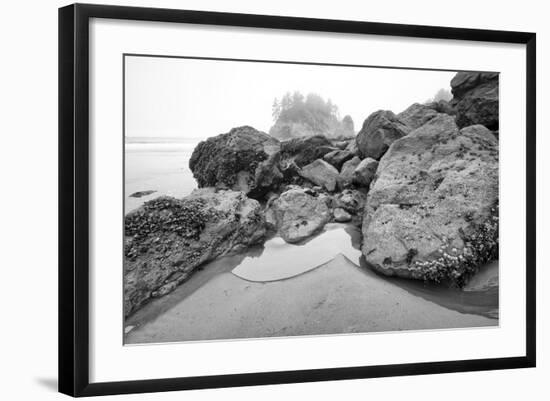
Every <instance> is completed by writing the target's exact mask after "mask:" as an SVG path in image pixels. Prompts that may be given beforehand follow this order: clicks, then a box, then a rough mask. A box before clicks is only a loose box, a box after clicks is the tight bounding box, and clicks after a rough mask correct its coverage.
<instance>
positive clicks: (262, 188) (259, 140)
mask: <svg viewBox="0 0 550 401" xmlns="http://www.w3.org/2000/svg"><path fill="white" fill-rule="evenodd" d="M279 148H280V144H279V141H278V140H276V139H274V138H272V137H271V136H269V135H267V134H266V133H264V132H261V131H258V130H256V129H254V128H252V127H249V126H243V127H238V128H233V129H232V130H231V131H229V132H228V133H226V134H221V135H218V136H215V137H212V138H208V139H207V140H206V141H202V142H200V143H199V144H198V145H197V147H196V148H195V150H194V151H193V154H192V155H191V158H190V160H189V168H190V169H191V171H192V172H193V176H194V177H195V179H196V180H197V183H198V186H199V188H203V187H216V188H221V189H232V190H236V191H242V192H244V193H246V194H248V195H249V196H251V197H255V198H259V197H262V196H263V195H264V194H266V193H267V192H269V191H270V190H271V189H273V187H276V186H277V185H278V184H279V182H280V181H281V180H282V173H281V171H279V169H278V157H279V156H278V154H277V152H278V150H279Z"/></svg>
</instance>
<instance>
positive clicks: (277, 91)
mask: <svg viewBox="0 0 550 401" xmlns="http://www.w3.org/2000/svg"><path fill="white" fill-rule="evenodd" d="M454 75H455V73H454V72H446V71H418V70H398V69H383V68H359V67H332V66H310V65H296V64H271V63H258V62H254V63H252V62H236V61H217V60H192V59H175V58H174V59H172V58H154V57H131V56H127V57H126V77H125V90H126V136H129V137H143V136H149V137H187V138H206V137H209V136H213V135H217V134H220V133H224V132H227V131H229V130H230V129H231V128H233V127H237V126H241V125H251V126H253V127H254V128H256V129H259V130H261V131H264V132H268V131H269V128H270V127H271V125H272V124H273V119H272V117H271V106H272V104H273V99H274V98H275V97H277V98H278V99H280V98H281V96H282V95H283V94H284V93H286V92H288V91H290V92H293V91H295V90H297V91H300V92H302V94H304V95H306V94H307V93H310V92H312V93H317V94H319V95H321V96H322V97H323V98H324V99H327V98H330V99H331V100H332V102H333V103H334V104H336V105H337V106H338V109H339V112H340V116H341V117H343V116H344V115H346V114H349V115H351V117H352V118H353V121H354V123H355V130H356V131H358V130H359V129H360V128H361V125H362V124H363V121H364V120H365V118H367V117H368V115H369V114H370V113H372V112H374V111H376V110H380V109H386V110H392V111H393V112H395V113H399V112H401V111H403V110H404V109H405V108H407V107H408V106H410V105H411V104H412V103H415V102H420V103H422V102H424V101H426V100H427V99H429V98H432V97H433V96H434V95H435V93H436V92H437V91H438V90H439V89H440V88H446V89H450V85H449V84H450V81H451V79H452V77H453V76H454Z"/></svg>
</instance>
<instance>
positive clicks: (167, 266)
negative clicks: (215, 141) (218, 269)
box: [124, 188, 266, 316]
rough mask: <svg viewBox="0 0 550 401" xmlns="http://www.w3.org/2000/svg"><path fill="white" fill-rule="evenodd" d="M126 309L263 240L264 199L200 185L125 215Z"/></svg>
mask: <svg viewBox="0 0 550 401" xmlns="http://www.w3.org/2000/svg"><path fill="white" fill-rule="evenodd" d="M124 234H125V246H124V313H125V316H128V315H130V314H131V313H133V312H134V311H136V310H137V309H138V308H139V307H140V306H142V305H143V304H144V303H146V302H147V301H148V300H149V299H150V298H151V297H156V296H162V295H164V294H167V293H168V292H170V291H172V290H173V289H174V288H175V287H176V286H177V285H178V284H180V283H181V282H183V281H185V280H186V279H187V277H188V276H189V274H190V273H191V272H192V271H193V270H195V269H196V268H198V267H199V266H200V265H202V264H203V263H205V262H208V261H210V260H212V259H214V258H216V257H219V256H221V255H224V254H227V253H229V252H234V251H238V250H241V249H242V248H244V247H247V246H249V245H252V244H256V243H261V242H262V241H263V240H264V237H265V234H266V228H265V220H264V217H263V215H262V213H261V211H260V204H259V203H258V202H257V201H255V200H253V199H249V198H247V197H246V196H245V195H244V193H242V192H234V191H218V192H216V191H215V190H214V189H213V188H207V189H199V190H195V191H193V193H192V194H191V195H189V196H187V197H186V198H184V199H175V198H171V197H160V198H156V199H153V200H151V201H149V202H146V203H145V204H144V205H143V206H142V207H140V208H139V209H136V210H134V211H132V212H130V213H129V214H128V215H126V217H125V219H124Z"/></svg>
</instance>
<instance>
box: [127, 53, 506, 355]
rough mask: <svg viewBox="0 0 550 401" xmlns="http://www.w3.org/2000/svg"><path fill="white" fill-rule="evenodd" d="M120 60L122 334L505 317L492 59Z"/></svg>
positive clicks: (396, 327)
mask: <svg viewBox="0 0 550 401" xmlns="http://www.w3.org/2000/svg"><path fill="white" fill-rule="evenodd" d="M123 74H124V78H123V86H124V89H123V102H124V103H123V133H122V135H123V140H124V156H123V158H124V169H123V170H124V177H123V181H124V223H123V224H124V246H123V248H124V249H121V252H123V259H124V262H123V272H122V274H123V283H124V289H123V294H124V299H123V303H124V308H123V310H124V316H123V322H122V330H123V332H124V334H123V335H124V344H125V345H130V344H145V343H148V344H152V343H169V342H187V341H209V340H235V339H257V338H268V337H293V336H316V335H344V334H350V333H379V332H397V331H405V330H443V329H444V330H453V329H462V328H490V327H498V326H499V313H500V309H499V72H497V71H452V70H435V69H412V68H407V66H403V67H399V68H397V67H391V68H389V67H384V66H366V65H337V64H315V63H296V62H291V61H273V60H269V61H267V60H239V59H216V58H206V57H203V58H194V57H187V56H185V55H182V56H163V55H148V54H125V55H124V57H123Z"/></svg>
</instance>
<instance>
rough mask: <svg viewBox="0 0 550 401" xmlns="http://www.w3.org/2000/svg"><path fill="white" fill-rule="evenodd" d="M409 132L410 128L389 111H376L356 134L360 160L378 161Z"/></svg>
mask: <svg viewBox="0 0 550 401" xmlns="http://www.w3.org/2000/svg"><path fill="white" fill-rule="evenodd" d="M410 131H411V128H410V127H409V126H407V125H406V124H404V123H403V122H402V121H401V120H399V119H398V118H397V116H396V115H395V114H394V113H392V112H391V111H388V110H379V111H376V112H374V113H372V114H371V115H370V116H369V117H368V118H367V119H366V120H365V122H364V123H363V128H361V131H359V133H358V134H357V138H356V142H357V147H358V149H359V154H360V156H361V158H365V157H371V158H373V159H376V160H380V158H381V157H382V156H383V155H384V153H386V151H387V150H388V148H389V146H390V145H391V144H392V143H393V142H394V141H395V140H397V139H399V138H401V137H403V136H405V135H407V134H408V133H409V132H410Z"/></svg>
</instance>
